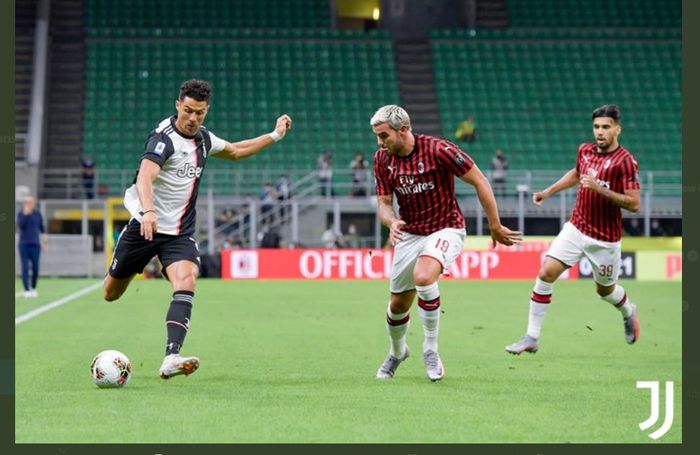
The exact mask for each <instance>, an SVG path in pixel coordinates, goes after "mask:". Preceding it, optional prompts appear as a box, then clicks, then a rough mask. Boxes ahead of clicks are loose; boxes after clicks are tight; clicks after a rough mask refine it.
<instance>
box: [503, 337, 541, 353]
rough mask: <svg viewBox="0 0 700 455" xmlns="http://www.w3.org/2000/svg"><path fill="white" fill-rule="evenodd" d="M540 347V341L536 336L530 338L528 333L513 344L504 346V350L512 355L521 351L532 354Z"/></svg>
mask: <svg viewBox="0 0 700 455" xmlns="http://www.w3.org/2000/svg"><path fill="white" fill-rule="evenodd" d="M539 349H540V343H539V340H538V339H537V338H532V337H531V336H530V335H525V336H524V337H522V338H521V339H519V340H518V341H516V342H515V343H513V344H509V345H508V346H506V351H507V352H509V353H511V354H513V355H520V354H522V353H523V352H530V353H532V354H534V353H535V352H537V351H538V350H539Z"/></svg>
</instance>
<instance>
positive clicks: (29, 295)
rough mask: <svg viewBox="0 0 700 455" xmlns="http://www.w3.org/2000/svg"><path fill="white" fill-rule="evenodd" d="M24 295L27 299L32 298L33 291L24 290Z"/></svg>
mask: <svg viewBox="0 0 700 455" xmlns="http://www.w3.org/2000/svg"><path fill="white" fill-rule="evenodd" d="M22 297H24V298H25V299H29V298H31V297H32V291H24V292H23V293H22Z"/></svg>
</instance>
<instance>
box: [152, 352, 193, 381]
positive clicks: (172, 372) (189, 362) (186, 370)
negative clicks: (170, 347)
mask: <svg viewBox="0 0 700 455" xmlns="http://www.w3.org/2000/svg"><path fill="white" fill-rule="evenodd" d="M197 368H199V359H198V358H197V357H182V356H180V354H170V355H166V356H165V358H164V359H163V364H162V365H161V366H160V377H161V378H163V379H170V378H172V377H173V376H177V375H180V374H184V375H185V376H189V375H191V374H192V373H194V372H195V371H197Z"/></svg>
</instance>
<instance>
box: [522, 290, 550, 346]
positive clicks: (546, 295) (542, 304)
mask: <svg viewBox="0 0 700 455" xmlns="http://www.w3.org/2000/svg"><path fill="white" fill-rule="evenodd" d="M552 288H553V284H552V283H547V282H546V281H542V280H540V279H539V277H538V278H537V279H536V280H535V287H534V288H533V289H532V295H531V296H530V316H529V318H528V321H527V334H528V335H529V336H531V337H532V338H535V339H538V338H539V337H540V331H541V330H542V321H543V320H544V315H545V313H546V312H547V309H548V308H549V303H550V302H551V301H552Z"/></svg>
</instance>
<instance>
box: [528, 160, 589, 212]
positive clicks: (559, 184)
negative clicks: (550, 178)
mask: <svg viewBox="0 0 700 455" xmlns="http://www.w3.org/2000/svg"><path fill="white" fill-rule="evenodd" d="M578 178H579V174H578V171H577V170H576V168H573V169H571V170H570V171H569V172H567V173H566V174H564V175H563V176H562V177H561V178H560V179H559V180H557V181H556V182H555V183H553V184H552V185H550V186H549V187H548V188H547V189H546V190H543V191H539V192H536V193H532V203H533V204H535V205H542V203H543V202H544V200H545V199H547V198H548V197H550V196H554V195H555V194H557V193H558V192H560V191H564V190H568V189H569V188H571V187H572V186H574V185H576V184H577V183H578Z"/></svg>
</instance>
